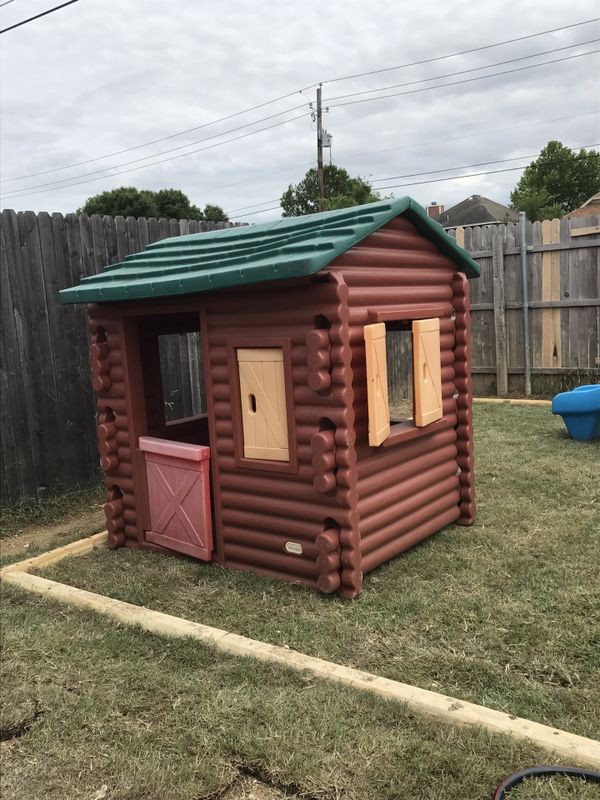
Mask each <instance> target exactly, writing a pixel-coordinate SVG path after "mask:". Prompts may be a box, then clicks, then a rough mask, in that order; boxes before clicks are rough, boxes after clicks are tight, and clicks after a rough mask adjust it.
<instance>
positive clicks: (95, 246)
mask: <svg viewBox="0 0 600 800" xmlns="http://www.w3.org/2000/svg"><path fill="white" fill-rule="evenodd" d="M599 223H600V217H597V216H596V217H592V218H585V219H581V218H580V219H573V220H571V221H567V220H562V221H558V220H554V221H552V222H548V223H543V224H541V223H537V222H536V223H534V224H532V223H527V225H526V240H527V247H526V270H527V275H528V281H527V288H528V297H529V300H528V302H527V303H524V302H523V281H522V272H521V267H522V264H521V250H520V248H519V229H518V226H517V225H514V224H509V225H492V226H487V227H481V228H479V227H477V228H467V229H458V231H457V232H456V235H457V239H458V240H459V241H461V243H463V244H464V245H465V246H466V247H467V249H468V250H470V251H471V253H472V254H473V256H474V257H475V258H476V260H478V261H479V263H480V264H481V278H480V279H479V280H478V281H473V282H472V284H471V292H472V310H473V364H474V370H473V371H474V376H475V390H476V392H477V393H479V394H495V393H498V394H501V395H502V394H506V393H507V392H518V393H522V392H523V391H524V388H525V349H526V348H525V340H524V336H523V330H524V315H525V314H526V312H528V313H529V317H530V319H529V322H530V325H529V328H530V338H529V350H530V355H531V382H532V385H533V391H534V393H540V394H551V393H552V392H553V391H555V390H557V389H560V388H563V387H565V386H567V385H569V384H570V383H583V382H596V381H598V379H599V377H600V301H599V297H600V265H599V260H600V224H599ZM222 227H230V226H229V224H228V223H224V224H216V225H215V224H211V223H199V222H195V221H187V220H181V221H176V220H164V219H163V220H156V219H143V218H141V219H133V218H127V219H124V218H123V217H115V218H112V217H102V216H98V215H93V216H92V217H87V216H86V215H84V214H82V215H76V214H67V215H65V216H63V215H62V214H52V215H50V214H46V213H40V214H35V213H33V212H22V213H15V212H14V211H10V210H6V211H3V212H2V269H1V276H0V277H1V286H0V299H1V306H0V323H1V324H0V329H1V330H0V337H1V338H0V359H1V371H0V379H1V383H0V393H1V399H2V404H1V414H0V457H1V461H0V480H1V489H0V491H1V496H2V500H3V501H7V500H11V501H12V500H18V499H20V498H22V497H38V498H41V497H44V496H46V495H47V494H50V493H55V492H60V491H65V490H70V489H76V488H80V487H84V486H90V485H91V484H93V483H94V482H95V481H97V480H98V478H99V474H98V466H97V465H98V455H97V445H96V425H95V409H94V398H93V393H92V389H91V381H90V378H89V357H88V332H87V321H86V313H85V309H84V308H83V307H82V306H73V305H67V306H61V305H59V304H58V302H57V300H56V295H57V292H58V291H59V290H60V289H63V288H65V287H67V286H73V285H74V284H76V283H78V282H79V280H80V279H81V278H82V277H83V276H85V275H93V274H95V273H97V272H99V271H101V270H102V268H103V267H104V266H105V265H107V264H114V263H116V262H118V261H121V260H122V259H123V258H124V257H125V256H126V255H128V254H129V253H136V252H138V251H139V250H142V249H143V248H144V247H145V246H146V245H147V244H149V243H150V242H153V241H156V240H158V239H163V238H166V237H168V236H180V235H185V234H188V233H196V232H200V231H203V230H212V229H214V228H222ZM390 344H391V346H390V353H391V355H393V358H392V360H391V363H390V370H389V372H390V379H391V382H392V385H391V387H390V389H391V392H390V394H391V397H390V399H391V401H392V403H393V404H394V405H395V406H397V408H398V409H399V410H400V411H402V409H403V405H405V404H403V402H402V401H403V400H406V398H409V397H410V384H411V381H410V342H409V341H406V340H402V339H401V338H398V340H397V341H396V340H394V341H393V342H391V343H390ZM160 348H161V356H164V358H162V357H161V366H162V369H163V387H164V394H165V402H166V404H167V416H168V418H170V419H175V418H178V417H182V416H187V415H189V414H192V413H197V412H198V411H199V410H203V409H204V403H205V398H204V392H203V384H202V369H201V365H200V364H199V357H198V348H197V347H196V346H195V344H194V334H188V335H186V336H181V337H168V339H167V337H165V341H164V342H161V343H160Z"/></svg>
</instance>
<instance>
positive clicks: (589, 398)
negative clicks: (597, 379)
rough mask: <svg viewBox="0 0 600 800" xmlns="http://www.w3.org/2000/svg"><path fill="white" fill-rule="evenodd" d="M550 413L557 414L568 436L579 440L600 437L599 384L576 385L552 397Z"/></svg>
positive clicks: (585, 440)
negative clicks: (570, 389) (561, 419)
mask: <svg viewBox="0 0 600 800" xmlns="http://www.w3.org/2000/svg"><path fill="white" fill-rule="evenodd" d="M552 413H553V414H559V415H560V416H561V417H562V418H563V422H564V423H565V425H566V426H567V430H568V431H569V436H570V437H571V438H572V439H577V441H579V442H590V441H591V440H592V439H599V438H600V385H593V384H592V385H589V386H578V387H577V388H576V389H573V390H572V391H570V392H561V394H557V395H555V396H554V398H553V399H552Z"/></svg>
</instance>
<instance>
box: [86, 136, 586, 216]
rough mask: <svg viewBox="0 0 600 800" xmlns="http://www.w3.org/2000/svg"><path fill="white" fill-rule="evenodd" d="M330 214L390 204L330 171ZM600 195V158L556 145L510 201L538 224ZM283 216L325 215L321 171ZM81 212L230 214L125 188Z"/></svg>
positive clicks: (289, 197)
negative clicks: (321, 207)
mask: <svg viewBox="0 0 600 800" xmlns="http://www.w3.org/2000/svg"><path fill="white" fill-rule="evenodd" d="M324 177H325V181H324V182H325V198H324V205H325V209H326V210H327V211H331V210H333V209H337V208H348V207H350V206H357V205H363V204H365V203H372V202H375V201H377V200H381V199H385V198H382V197H381V196H380V194H379V193H378V192H377V191H375V190H374V189H373V187H372V186H371V184H370V182H369V181H368V180H366V179H365V178H361V177H358V176H352V175H350V173H349V172H348V171H347V170H346V169H344V168H343V167H339V166H336V165H335V164H328V165H327V166H325V167H324ZM597 191H600V152H598V151H597V150H586V149H582V150H579V152H575V151H574V150H571V149H570V148H569V147H565V146H564V145H563V144H561V142H558V141H550V142H548V144H547V145H546V146H545V147H544V149H543V150H542V151H541V153H540V154H539V156H538V157H537V158H536V159H534V160H533V161H532V162H531V163H530V164H529V165H528V166H527V167H526V168H525V170H524V172H523V174H522V176H521V178H520V179H519V181H518V182H517V184H516V186H515V188H514V189H513V191H512V192H511V195H510V204H511V208H513V209H515V210H517V211H524V212H525V213H526V215H527V218H528V219H530V220H532V221H533V222H535V221H541V220H544V219H554V218H555V217H562V216H564V215H565V214H568V213H569V212H570V211H573V210H574V209H576V208H578V207H579V206H580V205H582V204H583V203H584V202H585V201H586V200H587V199H588V198H589V197H591V196H592V195H593V194H594V193H595V192H597ZM280 204H281V208H282V216H284V217H298V216H303V215H304V214H313V213H315V212H317V211H318V210H319V188H318V178H317V170H316V169H314V168H313V169H309V170H308V172H307V173H306V175H305V176H304V177H303V178H302V180H301V181H299V182H298V183H297V184H295V185H294V184H290V185H289V186H288V188H287V189H286V190H285V191H284V192H283V194H282V195H281V199H280ZM78 212H84V213H86V214H108V215H110V216H117V215H122V216H124V217H128V216H131V217H167V218H169V219H196V220H206V221H208V222H227V221H228V219H229V217H228V215H227V214H226V212H225V211H224V210H223V209H222V208H221V206H218V205H216V204H212V203H207V204H206V205H205V206H204V208H202V209H201V208H199V207H198V206H196V205H194V204H193V203H192V202H191V201H190V199H189V198H188V196H187V195H186V194H185V193H184V192H182V191H180V190H179V189H160V190H158V191H152V190H150V189H137V188H135V187H134V186H121V187H120V188H118V189H112V190H110V191H106V192H102V193H101V194H97V195H94V196H93V197H90V198H88V199H87V200H86V202H85V203H84V204H83V206H82V207H81V208H80V209H78Z"/></svg>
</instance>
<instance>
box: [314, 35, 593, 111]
mask: <svg viewBox="0 0 600 800" xmlns="http://www.w3.org/2000/svg"><path fill="white" fill-rule="evenodd" d="M596 42H600V38H598V39H587V40H586V41H585V42H576V43H575V44H567V45H564V46H563V47H554V48H552V50H542V52H541V53H532V54H531V55H528V56H519V57H518V58H509V59H507V60H506V61H496V62H494V63H493V64H483V65H482V66H480V67H471V68H470V69H462V70H459V71H458V72H447V73H446V74H445V75H434V76H433V77H431V78H419V79H418V80H414V81H408V82H407V83H393V84H391V85H389V86H381V87H379V88H377V89H364V90H363V91H362V92H352V93H351V94H339V95H336V96H335V97H330V98H328V100H327V102H330V101H332V100H343V99H345V98H347V97H358V96H359V95H364V94H372V93H373V92H385V91H387V90H388V89H399V88H401V87H403V86H414V85H415V84H417V83H425V82H426V81H437V80H441V79H442V78H454V77H455V76H456V75H466V74H467V73H468V72H479V70H482V69H491V68H492V67H501V66H504V65H505V64H513V63H514V62H515V61H526V60H527V59H528V58H537V57H538V56H547V55H550V53H558V52H560V51H562V50H571V49H572V48H573V47H580V46H583V45H588V44H595V43H596ZM549 63H550V62H549ZM533 66H535V65H533Z"/></svg>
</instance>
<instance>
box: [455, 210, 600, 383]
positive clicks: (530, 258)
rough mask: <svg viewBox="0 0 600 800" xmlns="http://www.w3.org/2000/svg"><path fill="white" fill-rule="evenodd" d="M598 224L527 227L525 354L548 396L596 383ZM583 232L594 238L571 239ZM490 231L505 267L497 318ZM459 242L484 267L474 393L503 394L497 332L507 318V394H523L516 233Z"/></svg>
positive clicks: (472, 233)
mask: <svg viewBox="0 0 600 800" xmlns="http://www.w3.org/2000/svg"><path fill="white" fill-rule="evenodd" d="M599 219H600V218H599V217H598V215H592V216H590V217H586V218H576V219H571V220H567V219H564V220H561V221H559V220H553V221H549V222H545V223H540V222H535V223H531V222H528V223H527V229H526V240H527V251H528V253H527V262H528V271H527V272H528V289H529V318H530V348H531V362H532V374H533V377H534V384H535V386H534V390H537V391H538V392H541V393H546V394H552V393H553V392H555V391H560V390H562V389H565V388H569V387H570V386H571V385H575V384H578V383H585V382H590V381H592V382H597V381H598V380H600V370H599V367H600V299H599V298H600V247H599V246H598V245H599V244H600V243H599V241H598V240H597V239H596V238H592V235H593V234H594V233H595V232H596V230H597V227H598V222H599ZM580 229H585V230H589V231H590V232H591V233H590V234H588V238H587V239H586V238H585V236H577V235H576V234H577V231H578V230H580ZM492 231H495V233H496V235H497V236H499V237H500V238H501V240H502V251H503V261H504V268H503V274H504V292H505V299H504V303H502V302H500V303H498V302H496V312H495V313H494V310H493V309H494V292H493V289H492V291H490V281H491V282H492V283H493V280H492V279H493V272H494V270H493V259H492V258H491V256H492V252H493V245H492V240H491V233H492ZM464 242H465V245H464V246H465V248H466V249H467V250H469V252H470V253H471V254H472V255H473V256H474V257H475V258H477V259H478V261H479V264H480V267H481V278H480V279H479V280H478V281H473V282H472V284H471V299H472V319H473V323H472V324H473V372H474V374H475V376H476V377H475V390H476V391H477V392H481V393H487V392H493V393H499V389H500V388H501V387H499V385H498V381H497V379H496V380H494V378H493V375H494V373H496V371H497V364H496V360H497V359H496V357H495V355H494V351H495V349H496V334H497V328H498V325H500V328H502V325H501V321H500V320H499V317H501V316H502V314H504V316H505V319H506V337H507V355H508V389H509V392H515V391H516V392H519V391H522V390H523V381H522V379H521V375H522V373H523V370H524V365H525V362H524V343H523V288H522V280H521V275H520V249H519V237H518V227H517V225H516V224H514V223H509V224H506V225H490V226H485V227H473V228H467V229H465V230H464ZM499 288H500V287H499ZM500 290H501V289H500ZM499 306H503V309H502V308H500V307H499ZM490 326H491V328H492V330H490ZM500 349H502V348H500Z"/></svg>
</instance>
